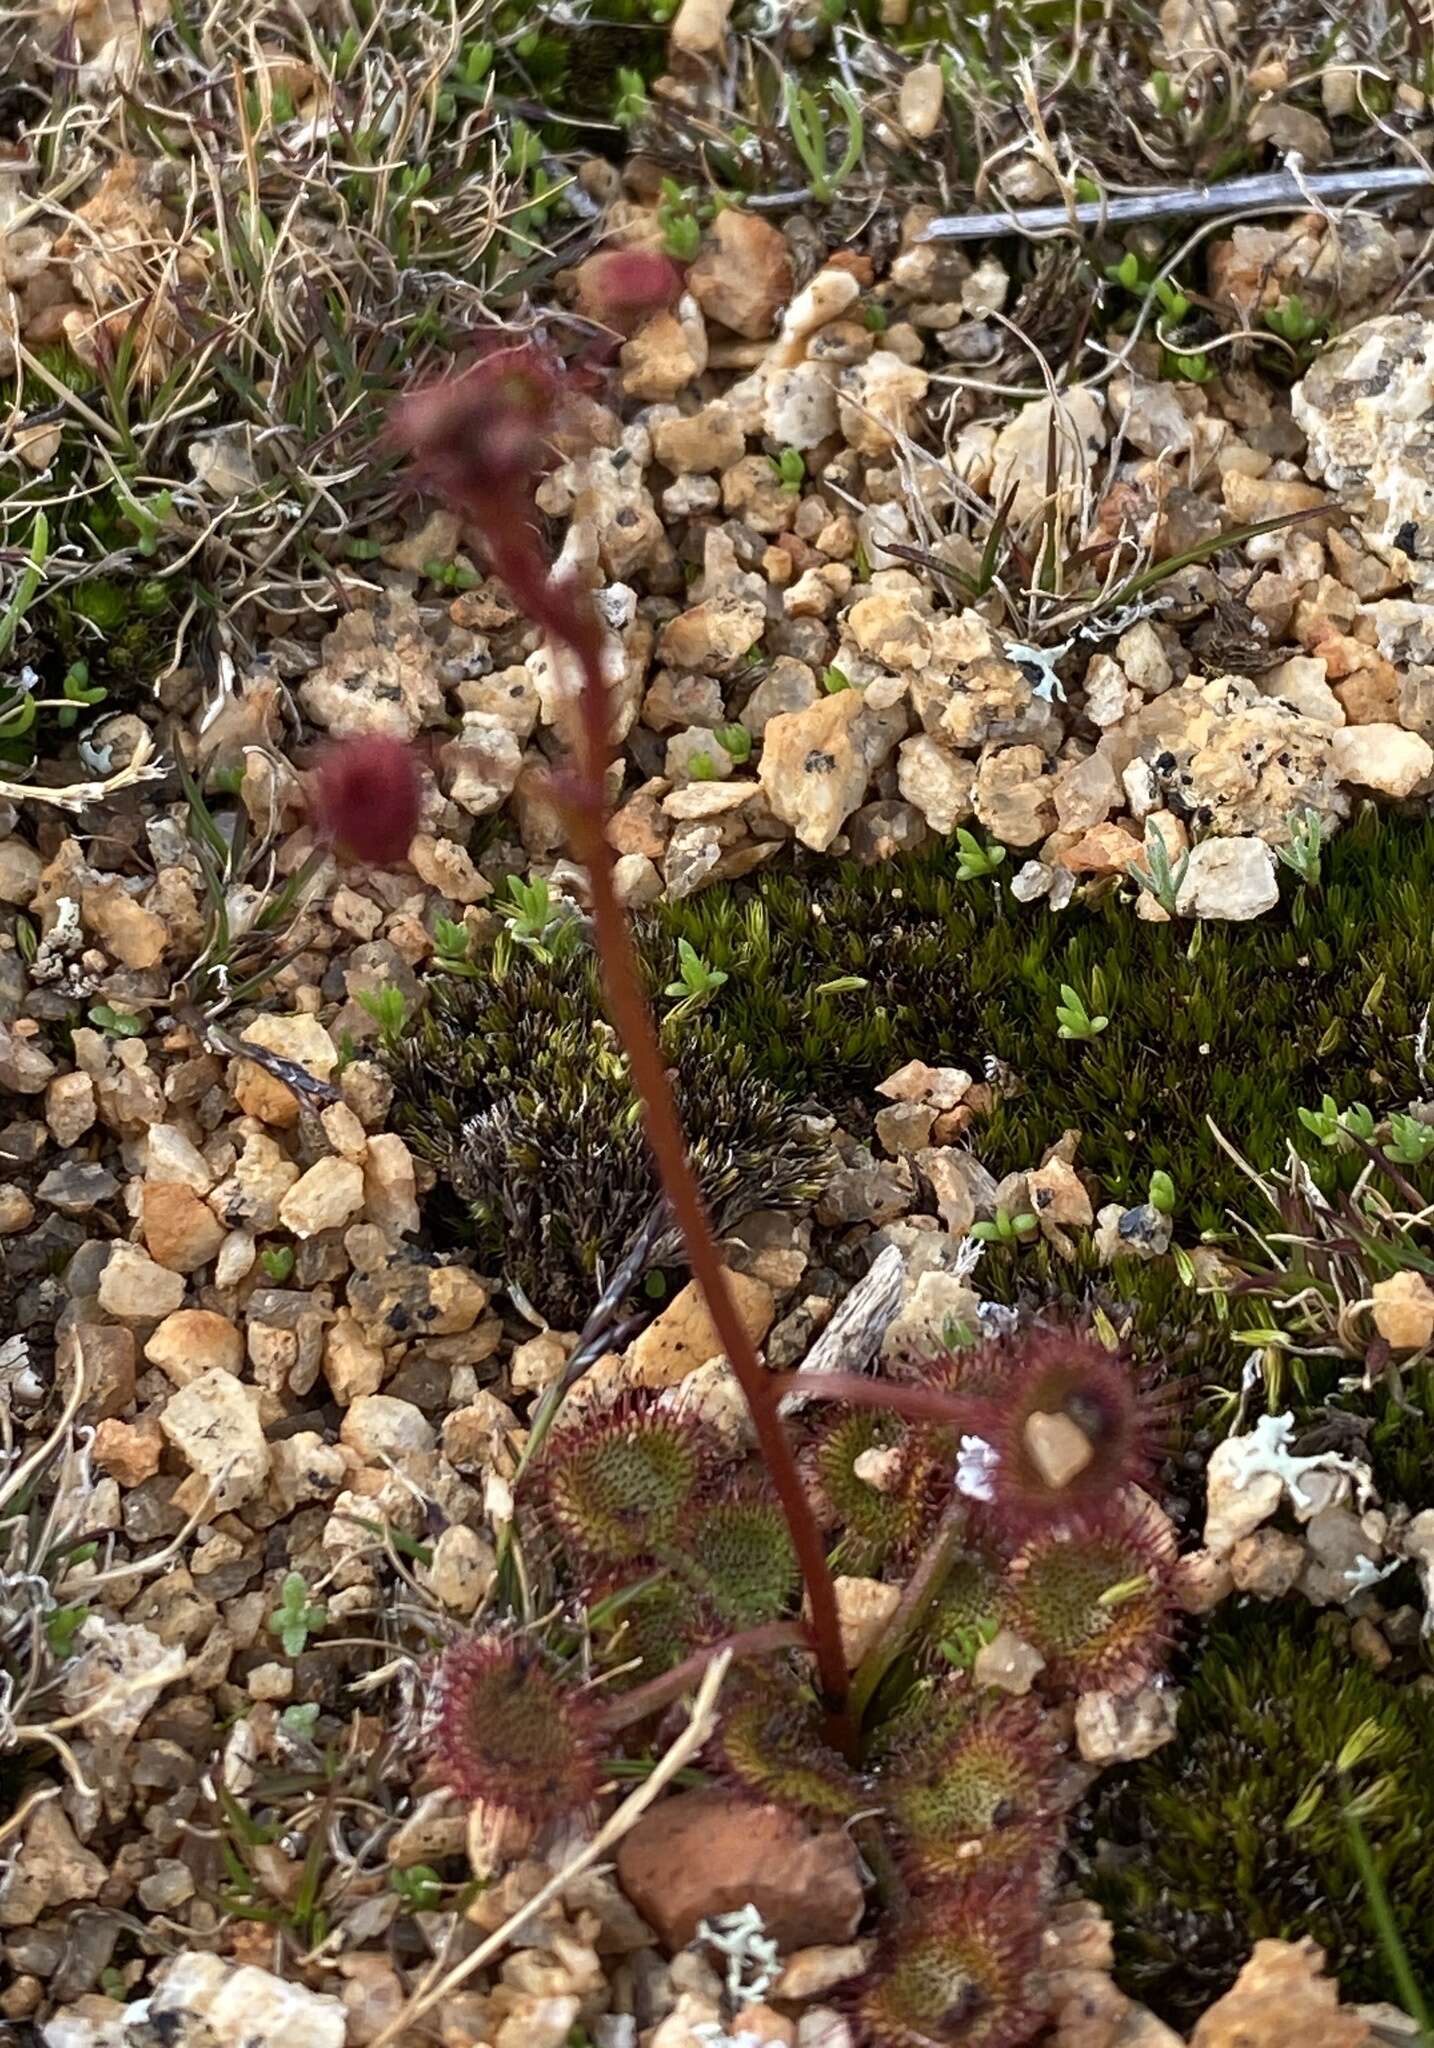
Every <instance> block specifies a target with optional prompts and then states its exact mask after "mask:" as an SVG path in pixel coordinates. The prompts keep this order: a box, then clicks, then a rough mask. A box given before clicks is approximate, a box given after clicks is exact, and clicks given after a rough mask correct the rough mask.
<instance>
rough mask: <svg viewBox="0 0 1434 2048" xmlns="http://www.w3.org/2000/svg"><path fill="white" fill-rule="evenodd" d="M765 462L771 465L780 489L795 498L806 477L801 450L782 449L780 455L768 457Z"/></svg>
mask: <svg viewBox="0 0 1434 2048" xmlns="http://www.w3.org/2000/svg"><path fill="white" fill-rule="evenodd" d="M767 460H768V461H769V462H770V463H771V465H772V468H773V470H774V472H775V473H776V476H777V479H778V481H779V482H780V484H781V486H782V489H783V490H784V491H786V492H787V493H788V494H789V495H790V496H791V497H794V498H795V497H796V496H797V495H798V494H799V493H800V491H801V488H802V485H803V484H804V483H805V482H806V477H807V464H806V457H805V456H804V455H803V454H802V451H801V449H800V448H784V449H783V450H782V452H781V454H780V455H769V456H768V457H767Z"/></svg>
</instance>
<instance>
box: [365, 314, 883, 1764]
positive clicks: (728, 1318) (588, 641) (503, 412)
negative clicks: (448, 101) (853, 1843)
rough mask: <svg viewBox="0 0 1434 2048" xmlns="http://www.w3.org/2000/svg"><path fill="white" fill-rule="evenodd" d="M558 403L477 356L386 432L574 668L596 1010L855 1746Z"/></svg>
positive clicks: (543, 371) (823, 1573)
mask: <svg viewBox="0 0 1434 2048" xmlns="http://www.w3.org/2000/svg"><path fill="white" fill-rule="evenodd" d="M557 396H558V391H557V385H556V382H555V380H554V378H553V375H552V373H551V371H550V370H549V369H548V368H547V366H546V364H545V363H544V362H543V361H542V359H541V358H540V357H539V356H538V355H537V354H536V352H535V351H533V350H531V349H514V350H508V351H504V352H503V353H502V354H498V355H493V356H490V357H488V358H487V359H486V360H485V361H484V362H481V363H479V364H478V365H477V367H476V368H475V369H472V370H470V371H468V372H467V373H466V374H465V375H464V376H462V377H460V378H456V379H453V380H451V381H450V382H448V383H445V384H441V385H438V386H436V387H434V388H432V389H430V390H428V391H421V392H417V393H415V394H413V396H411V397H409V398H407V399H405V400H404V401H403V402H402V404H401V406H400V407H399V408H398V411H397V413H396V416H395V422H394V426H395V431H396V433H397V434H398V436H399V438H400V439H401V440H402V441H403V442H404V444H405V445H406V446H407V447H408V449H409V451H410V453H411V454H412V456H413V458H414V466H415V470H416V472H417V474H418V476H419V479H420V481H422V482H424V483H426V484H428V485H429V487H430V488H433V489H436V490H437V491H438V492H439V493H440V494H441V495H442V496H444V497H446V498H447V499H448V500H449V502H450V503H451V504H452V505H453V506H454V507H455V509H457V510H460V511H462V512H463V513H465V514H466V516H467V517H468V518H469V519H471V520H472V521H473V523H474V525H475V526H477V527H478V528H479V530H480V531H481V532H482V534H483V537H484V540H485V543H486V545H487V548H488V554H489V559H490V561H491V563H492V566H493V568H494V569H495V570H496V572H497V574H498V575H499V576H500V577H501V578H502V579H503V581H504V582H505V583H506V584H507V586H508V588H509V590H510V591H511V593H512V595H513V596H514V597H515V598H516V599H517V601H518V603H519V604H520V605H521V606H522V607H523V609H524V611H526V612H527V614H528V616H529V617H530V618H531V619H532V620H533V621H534V623H535V624H537V625H540V626H541V627H542V628H543V629H544V631H545V632H546V633H547V634H548V636H549V638H550V639H553V640H558V641H561V642H562V643H563V644H564V645H565V646H566V647H568V648H569V649H571V651H572V653H573V655H574V656H575V658H576V660H577V661H578V663H579V666H580V668H581V671H582V678H583V683H582V689H581V692H580V694H579V737H578V748H577V768H576V772H575V773H574V774H572V775H571V776H569V777H568V778H567V781H566V784H565V788H564V797H565V804H566V809H567V814H568V826H569V835H570V838H571V840H572V846H573V851H574V853H575V854H576V856H577V858H578V860H579V861H580V862H581V863H582V865H583V866H584V867H585V868H586V869H587V874H588V890H589V898H590V903H591V908H592V919H593V928H594V935H595V940H596V947H597V953H598V957H599V960H600V961H601V964H602V974H603V983H604V986H605V988H606V991H607V1001H608V1009H609V1012H610V1014H611V1017H612V1022H613V1024H614V1026H615V1028H616V1030H617V1032H618V1036H619V1037H620V1039H621V1040H622V1044H623V1048H624V1050H625V1051H626V1053H627V1057H628V1064H629V1066H630V1068H631V1071H632V1085H633V1090H634V1092H635V1094H636V1096H637V1098H638V1101H639V1102H640V1103H641V1105H642V1116H643V1126H644V1129H645V1131H646V1133H647V1142H648V1145H649V1147H650V1148H651V1151H652V1156H653V1159H654V1162H655V1164H656V1166H657V1170H658V1175H659V1177H660V1179H661V1182H662V1185H663V1188H664V1190H665V1192H666V1195H667V1199H668V1202H669V1204H670V1206H671V1209H672V1214H673V1217H674V1220H675V1221H676V1223H677V1226H678V1229H679V1230H680V1231H681V1233H682V1239H683V1243H684V1245H685V1247H686V1250H687V1258H688V1263H689V1265H690V1266H691V1268H692V1272H693V1275H694V1277H695V1278H696V1280H697V1283H698V1285H699V1286H700V1287H701V1289H702V1293H703V1296H704V1298H705V1300H706V1302H707V1307H708V1310H709V1312H710V1314H711V1317H712V1321H713V1323H714V1324H715V1326H716V1329H717V1334H718V1336H719V1337H720V1338H721V1340H722V1347H723V1349H724V1351H725V1352H726V1354H727V1357H728V1359H729V1361H730V1362H731V1366H732V1370H733V1372H734V1373H735V1374H736V1376H737V1381H738V1384H739V1385H740V1386H741V1389H742V1392H743V1394H744V1396H745V1397H746V1401H747V1406H748V1409H749V1410H750V1412H751V1416H752V1424H753V1428H754V1429H755V1431H756V1436H757V1444H758V1448H759V1450H760V1452H761V1455H762V1459H763V1462H764V1463H765V1465H766V1468H767V1472H768V1475H769V1477H770V1479H771V1482H772V1487H773V1490H774V1492H775V1493H776V1496H777V1499H778V1501H779V1502H780V1504H781V1507H782V1512H783V1514H784V1515H785V1517H786V1521H787V1527H788V1529H789V1530H790V1532H791V1538H792V1548H793V1549H794V1550H795V1552H796V1555H797V1562H798V1564H799V1565H800V1568H801V1574H802V1580H803V1583H804V1585H805V1587H806V1594H807V1602H808V1605H809V1607H810V1609H811V1622H810V1628H811V1640H812V1646H813V1649H814V1651H815V1653H816V1659H817V1669H818V1672H819V1675H820V1680H821V1688H822V1693H823V1696H824V1701H825V1705H826V1709H827V1713H828V1716H829V1720H830V1730H829V1732H830V1735H831V1739H832V1741H833V1743H834V1745H835V1746H836V1747H838V1748H840V1749H842V1750H843V1751H846V1752H847V1753H851V1752H852V1751H853V1750H854V1748H855V1731H854V1729H853V1727H852V1725H851V1722H850V1718H849V1716H848V1713H847V1705H846V1702H847V1691H848V1687H847V1670H846V1656H845V1652H844V1650H843V1647H842V1639H841V1628H840V1625H839V1622H838V1618H837V1605H836V1592H835V1588H834V1587H833V1584H832V1576H831V1572H830V1570H829V1569H828V1566H827V1560H826V1551H825V1548H824V1546H823V1543H822V1537H821V1531H820V1530H819V1528H818V1527H817V1522H816V1518H815V1516H814V1515H813V1513H812V1508H811V1503H810V1502H809V1500H808V1498H807V1493H806V1489H805V1487H804V1486H803V1484H802V1481H801V1475H800V1473H799V1471H798V1469H797V1461H796V1457H795V1455H794V1454H793V1451H792V1447H791V1445H790V1443H789V1442H788V1440H787V1435H786V1431H785V1430H784V1428H783V1426H782V1423H781V1419H780V1417H779V1416H778V1413H777V1400H776V1392H775V1389H776V1386H777V1376H776V1375H773V1374H770V1373H768V1372H767V1371H766V1370H765V1368H764V1367H763V1365H762V1363H761V1361H760V1360H759V1358H758V1357H757V1352H756V1348H755V1346H754V1345H753V1343H752V1340H751V1338H750V1337H749V1336H748V1334H747V1330H746V1328H745V1326H744V1324H743V1322H742V1319H741V1317H740V1315H739V1314H738V1313H737V1307H736V1303H735V1302H734V1300H733V1298H732V1293H731V1290H730V1288H729V1287H728V1285H727V1278H726V1273H725V1270H724V1268H723V1265H722V1257H721V1254H720V1252H719V1251H718V1249H717V1241H716V1239H715V1237H714V1236H713V1233H712V1226H711V1223H710V1221H709V1220H708V1216H707V1210H706V1205H705V1203H704V1202H703V1200H702V1194H701V1190H700V1188H699V1186H698V1183H697V1177H696V1175H695V1173H694V1172H693V1170H692V1166H691V1163H690V1161H689V1159H688V1156H687V1145H686V1141H685V1139H684V1137H683V1132H682V1124H681V1120H680V1118H679V1117H678V1114H677V1104H676V1100H675V1098H674V1096H673V1093H672V1084H671V1082H670V1081H669V1079H668V1074H667V1065H666V1062H665V1061H664V1059H663V1057H662V1048H661V1044H660V1042H659V1040H658V1035H657V1027H656V1024H655V1023H654V1021H653V1016H652V1011H651V1008H650V1006H649V1004H648V1001H647V998H646V996H645V994H644V993H643V986H642V977H641V973H640V970H639V968H638V963H637V955H636V952H635V950H634V947H633V943H632V936H631V933H630V932H629V929H628V923H627V918H626V915H625V913H624V911H623V909H622V906H621V904H620V903H619V902H618V898H617V891H616V888H615V887H614V884H613V866H614V855H613V850H612V848H611V846H610V845H609V844H608V840H607V833H606V830H605V826H606V806H605V802H604V794H603V791H604V777H605V775H606V771H607V765H608V760H609V755H610V741H609V736H608V728H609V722H610V717H611V712H610V706H609V701H608V688H607V684H606V683H605V681H604V679H603V674H602V659H601V657H602V646H603V637H602V627H601V624H600V622H599V620H598V617H597V613H596V611H595V610H594V608H593V605H592V603H591V600H590V598H589V596H588V593H587V592H586V591H584V590H582V589H580V588H579V586H578V585H577V583H576V582H575V581H573V580H571V579H569V580H567V581H560V580H558V579H556V578H554V577H553V576H552V574H551V570H550V565H549V563H548V560H547V558H546V554H545V551H544V548H543V545H542V542H541V539H540V537H539V535H538V532H537V528H536V518H537V514H536V511H535V508H534V505H533V497H532V493H533V486H534V483H535V481H536V478H537V475H538V473H539V471H540V469H541V468H542V465H543V460H544V454H545V448H544V435H545V433H546V430H547V427H548V425H549V423H550V420H551V417H552V413H553V409H554V406H555V403H556V399H557Z"/></svg>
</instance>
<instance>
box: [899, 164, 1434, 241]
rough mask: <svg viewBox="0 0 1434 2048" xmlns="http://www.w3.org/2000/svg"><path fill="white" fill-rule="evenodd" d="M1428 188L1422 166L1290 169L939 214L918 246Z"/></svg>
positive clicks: (1393, 194)
mask: <svg viewBox="0 0 1434 2048" xmlns="http://www.w3.org/2000/svg"><path fill="white" fill-rule="evenodd" d="M1431 183H1434V179H1431V177H1430V174H1429V172H1428V171H1427V170H1425V169H1424V167H1423V166H1422V165H1421V164H1396V165H1392V166H1390V167H1388V168H1386V169H1384V170H1367V171H1319V172H1317V173H1315V174H1314V175H1313V176H1312V177H1300V178H1296V177H1295V175H1294V173H1293V172H1291V171H1268V172H1265V173H1263V174H1262V175H1261V176H1259V177H1254V178H1231V179H1230V180H1229V181H1228V182H1227V183H1225V184H1223V185H1181V186H1166V187H1156V188H1154V189H1152V190H1151V191H1149V192H1137V193H1132V194H1131V195H1130V196H1129V197H1126V198H1115V199H1083V200H1081V201H1080V202H1079V203H1078V204H1077V205H1075V206H1070V207H1066V206H1023V207H1015V208H1010V209H1008V210H1005V211H1003V212H1000V213H953V214H943V215H942V217H941V218H940V219H939V220H934V221H932V223H931V225H930V226H929V227H928V228H927V229H926V230H925V232H924V233H923V234H922V235H921V236H920V237H919V239H920V240H921V241H923V242H971V241H978V240H982V239H984V238H985V237H987V236H990V235H1039V234H1046V233H1049V232H1050V231H1051V230H1052V229H1059V228H1069V227H1071V226H1072V225H1074V226H1079V227H1106V226H1111V225H1117V224H1120V223H1123V222H1130V221H1145V220H1180V219H1190V218H1192V217H1194V216H1195V215H1198V214H1205V213H1228V212H1230V211H1232V210H1238V209H1242V208H1245V207H1249V208H1251V209H1259V208H1261V207H1267V206H1286V205H1290V204H1294V205H1308V204H1309V201H1310V200H1311V199H1354V198H1362V197H1369V198H1398V197H1399V196H1400V194H1402V193H1405V192H1418V191H1421V190H1423V189H1424V188H1425V187H1427V186H1428V185H1429V184H1431Z"/></svg>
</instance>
